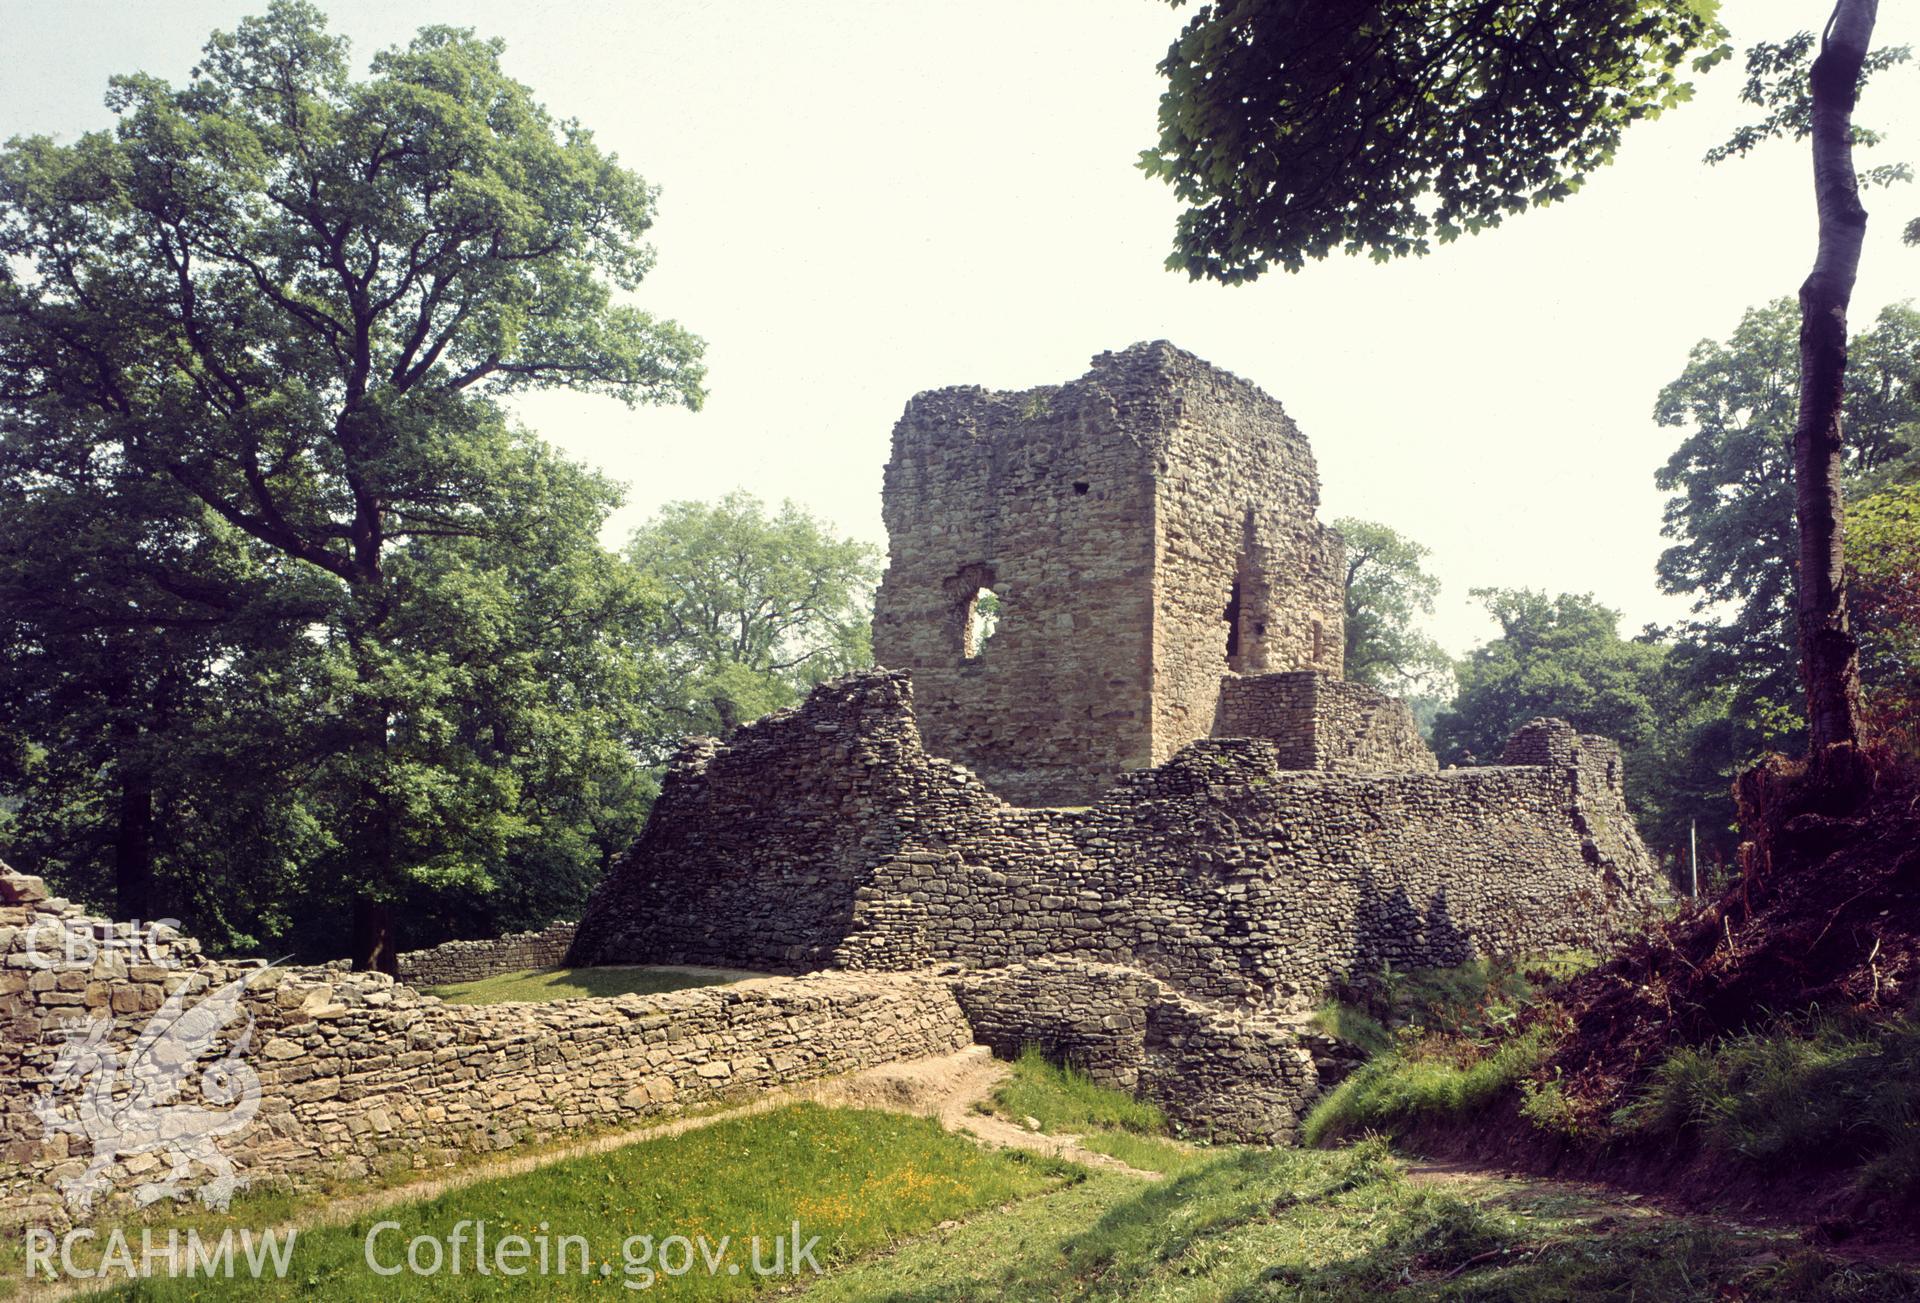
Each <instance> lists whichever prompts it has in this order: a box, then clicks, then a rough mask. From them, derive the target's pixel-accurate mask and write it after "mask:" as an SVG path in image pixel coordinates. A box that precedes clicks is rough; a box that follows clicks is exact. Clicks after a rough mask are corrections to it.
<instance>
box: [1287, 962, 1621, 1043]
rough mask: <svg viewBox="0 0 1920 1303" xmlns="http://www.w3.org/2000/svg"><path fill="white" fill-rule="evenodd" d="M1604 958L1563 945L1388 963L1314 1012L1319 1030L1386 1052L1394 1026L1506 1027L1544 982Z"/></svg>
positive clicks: (1456, 1029) (1423, 1028)
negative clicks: (1534, 952) (1514, 955)
mask: <svg viewBox="0 0 1920 1303" xmlns="http://www.w3.org/2000/svg"><path fill="white" fill-rule="evenodd" d="M1598 962H1599V959H1598V957H1597V956H1595V955H1592V954H1589V953H1587V952H1585V951H1575V950H1568V951H1560V952H1556V953H1554V954H1549V955H1540V956H1534V957H1532V958H1528V959H1524V960H1515V959H1510V958H1505V957H1496V958H1493V959H1473V960H1469V961H1468V962H1466V963H1464V964H1458V965H1455V966H1454V967H1452V968H1413V969H1397V968H1395V967H1393V965H1391V964H1388V965H1386V966H1384V967H1383V968H1381V970H1380V971H1379V972H1377V973H1375V974H1373V975H1372V976H1371V977H1369V978H1367V979H1366V980H1365V981H1362V982H1357V983H1354V984H1352V985H1350V986H1349V987H1348V988H1347V989H1346V991H1345V993H1344V998H1342V999H1339V1000H1336V1001H1334V1002H1332V1003H1330V1004H1328V1005H1326V1006H1325V1007H1324V1008H1322V1009H1319V1010H1318V1011H1316V1012H1315V1013H1314V1015H1313V1023H1314V1025H1315V1026H1316V1027H1318V1028H1319V1029H1320V1031H1322V1032H1324V1033H1325V1034H1326V1035H1328V1036H1331V1037H1333V1038H1334V1039H1335V1040H1338V1041H1340V1042H1342V1043H1344V1044H1347V1045H1351V1046H1352V1047H1353V1048H1355V1049H1357V1050H1360V1051H1362V1052H1363V1053H1365V1054H1367V1055H1369V1056H1374V1055H1379V1054H1384V1053H1386V1052H1387V1051H1388V1050H1390V1049H1392V1048H1393V1046H1394V1043H1395V1036H1394V1029H1395V1028H1400V1029H1403V1030H1402V1035H1406V1034H1408V1033H1407V1030H1406V1029H1411V1030H1412V1031H1414V1032H1420V1031H1440V1032H1462V1031H1468V1030H1481V1029H1485V1028H1487V1027H1493V1028H1500V1027H1504V1026H1506V1025H1508V1024H1510V1023H1512V1021H1513V1020H1514V1018H1515V1017H1516V1016H1517V1015H1518V1014H1519V1012H1520V1011H1521V1010H1522V1009H1524V1008H1526V1007H1527V1006H1528V1005H1529V1004H1531V1003H1532V1002H1533V1000H1534V998H1535V996H1536V995H1537V993H1538V992H1539V991H1540V990H1541V988H1543V987H1546V986H1550V985H1553V984H1554V983H1557V982H1561V981H1564V980H1566V979H1567V978H1569V977H1572V976H1573V975H1574V974H1576V973H1580V972H1584V971H1585V970H1587V969H1589V968H1591V967H1593V966H1594V965H1595V964H1597V963H1598Z"/></svg>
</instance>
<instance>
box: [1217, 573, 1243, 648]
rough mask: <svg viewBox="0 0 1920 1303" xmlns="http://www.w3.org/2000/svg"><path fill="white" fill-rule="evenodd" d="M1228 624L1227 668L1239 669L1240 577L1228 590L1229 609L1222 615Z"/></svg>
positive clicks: (1236, 576) (1236, 577)
mask: <svg viewBox="0 0 1920 1303" xmlns="http://www.w3.org/2000/svg"><path fill="white" fill-rule="evenodd" d="M1221 614H1222V617H1223V618H1224V619H1225V620H1226V622H1227V668H1228V669H1238V668H1239V665H1238V661H1239V659H1240V577H1239V576H1238V575H1235V576H1234V580H1233V587H1232V588H1230V589H1228V590H1227V609H1226V610H1225V611H1224V612H1222V613H1221Z"/></svg>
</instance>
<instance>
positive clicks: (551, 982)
mask: <svg viewBox="0 0 1920 1303" xmlns="http://www.w3.org/2000/svg"><path fill="white" fill-rule="evenodd" d="M745 976H747V974H744V973H719V972H688V971H686V970H685V969H679V968H528V969H523V970H521V971H519V972H515V973H498V974H495V975H494V976H492V977H484V978H481V979H480V980H479V981H475V982H454V983H452V984H450V985H447V986H433V987H428V988H427V994H428V995H437V996H439V997H440V998H441V999H442V1000H445V1001H446V1002H447V1003H448V1004H506V1003H508V1002H510V1001H515V1000H585V999H592V998H594V997H599V996H611V995H660V994H662V993H664V992H667V991H684V990H687V989H688V988H689V987H695V986H716V985H719V984H721V983H723V982H735V981H739V980H740V978H742V977H745Z"/></svg>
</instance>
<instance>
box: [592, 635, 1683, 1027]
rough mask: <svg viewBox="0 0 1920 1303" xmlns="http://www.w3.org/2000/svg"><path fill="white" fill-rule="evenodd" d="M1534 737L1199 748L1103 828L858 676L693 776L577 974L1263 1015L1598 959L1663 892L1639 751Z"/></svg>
mask: <svg viewBox="0 0 1920 1303" xmlns="http://www.w3.org/2000/svg"><path fill="white" fill-rule="evenodd" d="M1540 729H1541V731H1542V736H1541V737H1540V738H1539V739H1536V740H1534V741H1529V742H1526V743H1525V744H1524V745H1525V746H1528V747H1531V748H1532V749H1533V750H1534V751H1538V752H1539V753H1540V754H1541V755H1542V756H1543V757H1545V758H1546V761H1550V763H1547V762H1542V763H1521V764H1512V765H1504V766H1495V767H1490V768H1485V769H1465V770H1448V771H1445V772H1438V773H1436V772H1425V773H1398V774H1381V775H1366V776H1360V775H1354V774H1344V773H1322V772H1305V771H1295V770H1288V769H1285V768H1283V767H1282V765H1281V763H1280V757H1279V755H1278V753H1277V751H1276V749H1275V747H1274V744H1273V743H1272V742H1270V741H1266V740H1262V739H1218V740H1211V741H1203V742H1197V743H1194V744H1193V745H1191V746H1189V747H1188V748H1186V749H1185V750H1184V751H1182V752H1181V753H1180V754H1179V755H1178V756H1176V757H1175V758H1174V759H1173V760H1172V761H1169V762H1168V763H1167V764H1165V765H1162V766H1159V767H1157V768H1154V769H1150V770H1142V771H1139V772H1136V773H1132V774H1129V775H1127V776H1126V777H1125V778H1124V779H1123V780H1122V781H1121V782H1120V784H1119V785H1118V786H1117V787H1115V788H1114V789H1113V790H1112V791H1110V792H1108V793H1107V794H1106V795H1105V796H1103V797H1102V798H1101V799H1100V800H1099V801H1097V802H1096V803H1095V804H1094V805H1093V806H1091V807H1089V808H1087V809H1084V810H1058V809H1040V810H1033V809H1020V808H1016V807H1013V806H1009V805H1008V804H1006V803H1005V802H1003V801H1001V800H1000V799H998V798H997V797H996V796H994V795H993V794H992V793H991V792H990V791H988V790H987V788H986V786H985V785H984V784H983V783H981V782H980V780H979V779H978V778H977V777H975V776H974V775H973V774H972V773H971V772H969V771H967V770H966V769H964V768H962V767H960V766H958V765H955V764H952V763H951V762H947V761H943V760H939V759H937V758H933V757H930V756H928V755H926V753H925V752H924V751H923V750H922V748H921V745H920V739H919V736H918V733H917V731H916V730H915V728H914V721H913V712H912V705H911V690H910V687H909V684H908V681H907V678H906V676H905V675H903V674H899V673H890V672H885V671H875V672H868V673H863V674H858V675H851V676H848V677H847V678H844V679H840V680H836V681H834V682H832V683H828V684H824V685H822V686H821V687H820V688H818V689H816V690H815V692H814V694H813V696H811V697H810V698H809V699H808V701H807V702H806V703H805V704H804V705H803V706H802V707H801V708H799V709H798V710H795V711H791V712H785V713H783V714H782V715H781V716H780V717H777V718H774V719H771V720H768V721H763V722H761V723H758V724H753V725H749V726H748V727H746V728H744V729H742V730H740V731H739V733H737V734H736V735H735V737H734V739H733V740H732V741H731V743H730V744H728V745H726V746H720V745H719V744H717V743H713V742H711V741H710V740H709V741H703V742H699V743H696V744H692V745H690V746H689V747H688V748H687V749H686V750H685V751H684V752H683V753H682V755H681V758H680V760H679V762H678V763H677V764H676V765H675V767H674V769H673V771H672V772H671V774H670V775H669V778H668V781H667V783H666V785H665V786H664V788H663V790H662V793H661V797H660V800H659V801H658V803H657V804H656V805H655V807H654V811H653V814H652V816H651V818H650V820H649V823H648V827H647V831H646V833H645V834H644V835H643V837H642V838H641V840H640V842H639V844H638V845H637V846H636V847H635V850H634V852H633V854H632V855H631V856H630V857H629V858H628V859H627V860H625V861H624V862H622V863H621V864H620V865H619V866H617V867H616V869H615V870H614V871H613V872H612V873H611V874H610V875H609V877H608V879H607V881H606V882H605V883H604V884H603V885H602V886H601V888H600V889H599V891H598V892H597V893H596V894H595V896H594V897H593V899H592V900H591V901H590V902H589V904H588V908H587V911H586V914H585V917H584V918H583V919H582V920H581V925H580V931H579V934H578V936H577V938H576V940H575V944H574V951H573V954H572V957H571V961H572V962H575V963H611V962H629V963H705V964H720V965H728V964H743V965H747V966H765V967H781V966H787V967H794V966H799V967H811V966H815V965H817V964H820V963H823V962H833V963H836V964H838V965H841V966H844V967H849V968H868V969H890V970H907V969H913V968H917V967H922V966H924V965H927V964H930V963H939V962H946V961H956V962H960V963H964V964H968V965H972V966H1002V965H1009V964H1015V963H1021V962H1027V961H1031V960H1036V959H1042V958H1071V959H1077V960H1082V961H1090V962H1095V963H1102V964H1113V965H1118V966H1123V967H1128V968H1134V969H1138V970H1140V971H1141V972H1144V973H1146V974H1149V975H1151V976H1153V977H1155V978H1157V979H1159V980H1160V981H1162V982H1164V983H1165V984H1166V985H1167V986H1168V987H1170V988H1172V989H1173V990H1175V991H1177V992H1179V993H1180V994H1182V995H1184V996H1189V997H1193V998H1198V999H1203V1000H1212V1001H1216V1002H1225V1003H1229V1004H1233V1005H1237V1006H1241V1007H1245V1008H1262V1007H1286V1006H1296V1007H1297V1006H1301V1005H1304V1004H1305V1003H1307V1002H1309V1001H1311V1000H1312V999H1314V998H1315V997H1317V996H1318V995H1319V994H1320V993H1321V992H1322V991H1324V990H1325V989H1326V987H1327V986H1328V985H1329V984H1330V983H1331V982H1333V981H1336V980H1339V979H1342V978H1345V977H1350V976H1356V975H1365V974H1370V973H1372V972H1375V971H1377V970H1378V969H1379V968H1380V966H1381V965H1382V964H1384V963H1387V962H1391V963H1392V964H1393V965H1394V966H1395V967H1411V966H1419V965H1429V964H1451V963H1457V962H1460V961H1461V960H1463V959H1465V958H1467V957H1468V956H1469V955H1470V954H1471V953H1473V952H1475V951H1476V950H1478V951H1486V950H1493V949H1506V950H1524V951H1534V950H1542V949H1549V948H1553V947H1556V946H1568V945H1588V946H1593V945H1600V944H1604V943H1605V942H1606V941H1607V940H1608V939H1610V938H1611V937H1612V936H1614V935H1616V934H1617V932H1618V931H1619V930H1620V929H1621V928H1622V927H1623V926H1625V925H1626V924H1627V923H1628V922H1629V920H1631V919H1632V918H1633V917H1634V916H1635V915H1636V914H1637V912H1638V911H1639V909H1640V908H1641V907H1643V906H1644V905H1646V904H1648V903H1650V902H1651V900H1652V899H1653V897H1654V893H1655V891H1656V886H1655V881H1656V875H1655V873H1654V870H1653V866H1652V864H1651V862H1650V861H1649V859H1648V857H1647V854H1646V851H1645V848H1644V847H1643V846H1642V845H1641V843H1640V841H1639V838H1638V836H1637V835H1636V834H1635V833H1634V831H1633V826H1632V822H1631V820H1630V819H1629V818H1628V817H1627V815H1626V810H1625V804H1624V798H1623V797H1622V796H1621V795H1620V788H1619V763H1618V752H1617V751H1615V750H1613V749H1612V748H1611V746H1610V744H1605V743H1603V742H1601V741H1599V740H1597V739H1584V738H1580V737H1578V736H1577V735H1575V734H1574V733H1573V730H1571V729H1570V728H1568V727H1567V726H1566V725H1564V724H1557V723H1550V724H1542V725H1541V726H1540ZM770 793H777V794H778V799H769V794H770Z"/></svg>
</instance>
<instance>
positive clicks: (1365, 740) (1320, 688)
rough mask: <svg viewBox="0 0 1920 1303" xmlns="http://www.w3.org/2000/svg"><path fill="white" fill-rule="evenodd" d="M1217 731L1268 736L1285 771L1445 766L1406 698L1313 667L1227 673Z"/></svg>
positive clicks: (1379, 770) (1215, 724)
mask: <svg viewBox="0 0 1920 1303" xmlns="http://www.w3.org/2000/svg"><path fill="white" fill-rule="evenodd" d="M1213 735H1214V736H1215V737H1221V738H1228V737H1258V738H1267V739H1269V740H1270V741H1272V743H1273V745H1274V750H1275V752H1276V753H1277V754H1278V756H1279V759H1280V765H1281V767H1282V768H1285V769H1324V770H1328V771H1331V772H1338V773H1405V772H1418V771H1422V770H1425V771H1432V770H1435V769H1438V768H1439V763H1438V762H1437V761H1436V760H1435V759H1434V756H1433V752H1432V750H1430V749H1429V748H1428V746H1427V744H1426V742H1425V741H1424V740H1423V739H1422V738H1421V736H1420V726H1419V725H1418V724H1417V723H1415V722H1414V718H1413V711H1412V709H1411V708H1410V707H1408V705H1407V703H1406V702H1404V701H1401V700H1400V699H1398V698H1397V697H1389V696H1388V695H1387V694H1386V693H1384V692H1376V691H1375V690H1374V689H1372V688H1369V687H1366V686H1364V685H1362V684H1358V683H1348V682H1346V681H1344V680H1342V679H1336V678H1333V677H1331V676H1330V675H1326V674H1321V673H1318V672H1316V671H1312V670H1301V671H1296V672H1293V673H1287V674H1260V675H1254V676H1252V677H1240V676H1237V675H1229V676H1227V677H1226V678H1223V679H1221V681H1220V708H1219V711H1218V712H1217V713H1216V714H1215V716H1214V721H1213ZM1534 763H1542V764H1544V763H1546V762H1545V761H1544V760H1542V761H1539V762H1534Z"/></svg>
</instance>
